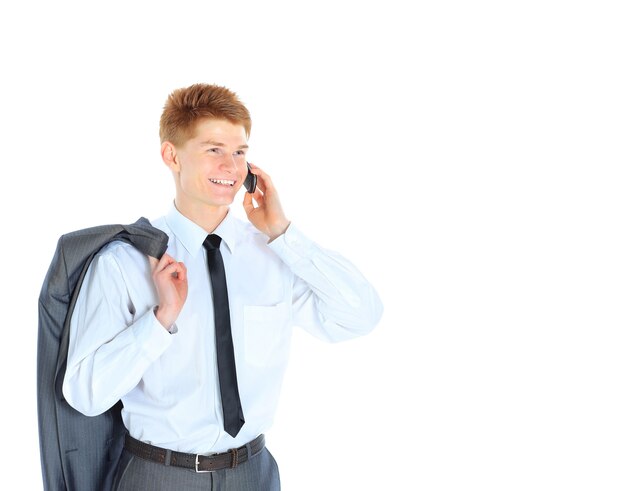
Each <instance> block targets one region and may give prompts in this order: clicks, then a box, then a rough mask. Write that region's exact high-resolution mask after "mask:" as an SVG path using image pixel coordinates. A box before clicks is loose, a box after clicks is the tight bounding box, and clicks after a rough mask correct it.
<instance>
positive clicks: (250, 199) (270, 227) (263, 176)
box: [243, 164, 289, 242]
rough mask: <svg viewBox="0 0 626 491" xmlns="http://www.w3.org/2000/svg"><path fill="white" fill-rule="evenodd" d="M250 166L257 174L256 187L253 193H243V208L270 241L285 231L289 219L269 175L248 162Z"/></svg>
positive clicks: (253, 223)
mask: <svg viewBox="0 0 626 491" xmlns="http://www.w3.org/2000/svg"><path fill="white" fill-rule="evenodd" d="M250 168H251V172H252V173H253V174H256V176H257V187H256V190H255V191H254V193H253V194H250V193H247V192H246V193H245V196H244V198H243V208H244V210H245V211H246V215H247V216H248V220H250V222H251V223H252V225H254V226H255V227H256V228H258V229H259V230H260V231H261V232H263V233H264V234H265V235H267V236H268V237H269V238H270V242H271V241H272V240H274V239H275V238H276V237H278V236H279V235H282V234H284V233H285V230H287V227H289V220H287V217H286V216H285V212H284V211H283V207H282V206H281V204H280V199H279V198H278V193H277V192H276V188H275V187H274V183H273V182H272V179H271V178H270V176H269V175H268V174H267V173H265V172H264V171H262V170H261V169H260V168H259V167H257V166H256V165H254V164H250ZM255 203H256V206H255Z"/></svg>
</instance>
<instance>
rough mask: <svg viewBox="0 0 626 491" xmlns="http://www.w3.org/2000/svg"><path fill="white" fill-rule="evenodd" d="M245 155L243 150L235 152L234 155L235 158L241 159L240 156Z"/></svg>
mask: <svg viewBox="0 0 626 491" xmlns="http://www.w3.org/2000/svg"><path fill="white" fill-rule="evenodd" d="M245 154H246V152H245V150H237V151H236V152H235V155H236V156H237V157H242V156H244V155H245Z"/></svg>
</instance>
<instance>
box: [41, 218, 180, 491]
mask: <svg viewBox="0 0 626 491" xmlns="http://www.w3.org/2000/svg"><path fill="white" fill-rule="evenodd" d="M115 240H122V241H125V242H128V243H130V244H132V245H133V246H135V247H136V248H137V249H139V250H140V251H141V252H143V253H144V254H147V255H149V256H154V257H156V258H161V256H162V255H163V254H164V252H165V250H166V249H167V241H168V237H167V235H166V234H165V233H164V232H162V231H161V230H158V229H156V228H154V227H152V225H150V222H149V221H148V220H146V219H145V218H140V219H139V220H138V221H137V222H135V223H133V224H131V225H103V226H99V227H92V228H88V229H84V230H79V231H76V232H71V233H69V234H66V235H63V236H62V237H61V238H60V239H59V242H58V244H57V249H56V252H55V254H54V257H53V259H52V263H51V264H50V268H49V270H48V273H47V275H46V278H45V280H44V283H43V286H42V288H41V294H40V295H39V330H38V340H37V410H38V422H39V447H40V452H41V454H40V457H41V471H42V475H43V482H44V489H46V490H51V491H59V490H68V491H100V490H108V489H110V488H111V484H112V480H113V475H114V472H115V468H116V466H117V462H118V460H119V457H120V454H121V451H122V446H123V440H124V431H125V429H124V425H123V424H122V420H121V417H120V407H121V402H118V404H117V405H115V406H114V407H113V408H111V409H109V410H108V411H107V412H105V413H104V414H101V415H100V416H96V417H87V416H84V415H83V414H81V413H79V412H78V411H76V410H75V409H73V408H72V407H71V406H70V405H69V404H68V403H67V402H66V401H65V399H64V397H63V393H62V386H63V377H64V376H65V367H66V362H67V349H68V340H69V323H70V319H71V317H72V312H73V310H74V305H75V304H76V298H77V297H78V292H79V291H80V287H81V285H82V282H83V279H84V277H85V273H86V272H87V268H88V267H89V265H90V264H91V261H92V259H93V258H94V256H95V255H96V253H97V252H98V251H99V250H100V249H101V248H102V247H104V246H105V245H106V244H108V243H109V242H112V241H115Z"/></svg>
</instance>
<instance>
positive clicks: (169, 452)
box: [163, 449, 172, 465]
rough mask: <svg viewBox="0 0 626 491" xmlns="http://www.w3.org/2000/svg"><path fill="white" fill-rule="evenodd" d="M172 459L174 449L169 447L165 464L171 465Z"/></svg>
mask: <svg viewBox="0 0 626 491" xmlns="http://www.w3.org/2000/svg"><path fill="white" fill-rule="evenodd" d="M171 461H172V451H171V450H169V449H167V450H166V451H165V462H163V463H164V464H165V465H170V462H171Z"/></svg>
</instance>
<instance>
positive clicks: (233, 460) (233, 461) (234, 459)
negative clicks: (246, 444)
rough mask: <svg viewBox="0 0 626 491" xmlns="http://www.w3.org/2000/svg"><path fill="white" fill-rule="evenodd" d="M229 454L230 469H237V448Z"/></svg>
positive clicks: (232, 449)
mask: <svg viewBox="0 0 626 491" xmlns="http://www.w3.org/2000/svg"><path fill="white" fill-rule="evenodd" d="M229 452H230V458H231V461H230V468H231V469H234V468H235V467H237V464H238V463H239V462H238V457H239V453H238V452H237V449H236V448H231V449H230V450H229Z"/></svg>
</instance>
